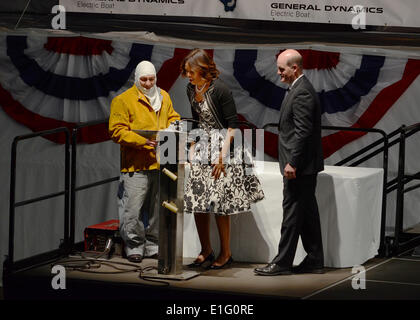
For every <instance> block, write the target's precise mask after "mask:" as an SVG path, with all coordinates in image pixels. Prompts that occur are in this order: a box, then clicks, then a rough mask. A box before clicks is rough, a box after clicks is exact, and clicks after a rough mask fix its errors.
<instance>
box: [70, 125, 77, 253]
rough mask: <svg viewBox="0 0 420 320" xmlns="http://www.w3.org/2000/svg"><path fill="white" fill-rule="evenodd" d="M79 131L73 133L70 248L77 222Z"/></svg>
mask: <svg viewBox="0 0 420 320" xmlns="http://www.w3.org/2000/svg"><path fill="white" fill-rule="evenodd" d="M77 133H78V128H77V127H76V128H74V129H73V131H72V135H71V178H70V250H73V248H74V242H75V230H76V227H75V224H76V166H77V164H76V161H77Z"/></svg>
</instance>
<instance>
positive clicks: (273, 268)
mask: <svg viewBox="0 0 420 320" xmlns="http://www.w3.org/2000/svg"><path fill="white" fill-rule="evenodd" d="M254 272H255V273H256V274H258V275H261V276H281V275H290V274H292V272H291V271H290V269H285V268H282V267H280V266H279V265H277V264H275V263H269V264H267V265H266V266H265V267H263V268H255V269H254Z"/></svg>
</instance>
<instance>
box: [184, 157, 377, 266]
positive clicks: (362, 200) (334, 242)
mask: <svg viewBox="0 0 420 320" xmlns="http://www.w3.org/2000/svg"><path fill="white" fill-rule="evenodd" d="M256 172H257V175H258V177H259V179H260V181H261V184H262V187H263V190H264V193H265V199H264V200H262V201H260V202H259V203H257V204H255V205H253V206H252V209H251V211H250V212H247V213H243V214H239V215H234V216H232V217H231V218H232V220H231V249H232V256H233V258H234V260H236V261H243V262H253V263H266V262H270V261H271V259H273V258H274V256H275V255H276V254H277V246H278V243H279V239H280V227H281V222H282V219H283V210H282V201H283V177H282V175H281V173H280V170H279V165H278V163H277V162H257V163H256ZM382 182H383V169H377V168H360V167H336V166H325V170H324V171H323V172H321V173H320V174H319V175H318V184H317V189H316V197H317V199H318V206H319V212H320V219H321V231H322V241H323V247H324V256H325V266H326V267H334V268H346V267H352V266H355V265H361V264H363V263H364V262H366V261H367V260H369V259H370V258H372V257H374V256H375V255H376V254H377V253H378V248H379V244H380V226H381V208H382ZM211 221H212V223H211V240H212V243H213V247H214V249H215V250H216V254H217V252H218V248H219V240H218V233H217V228H216V224H215V222H214V219H211ZM183 250H184V257H196V255H197V254H198V253H199V251H200V243H199V239H198V235H197V230H196V227H195V223H194V218H193V215H191V214H185V215H184V246H183ZM305 255H306V253H305V251H304V249H303V246H302V243H301V240H300V239H299V244H298V248H297V251H296V256H295V260H294V263H295V264H298V263H299V262H300V261H301V260H302V259H303V258H304V257H305Z"/></svg>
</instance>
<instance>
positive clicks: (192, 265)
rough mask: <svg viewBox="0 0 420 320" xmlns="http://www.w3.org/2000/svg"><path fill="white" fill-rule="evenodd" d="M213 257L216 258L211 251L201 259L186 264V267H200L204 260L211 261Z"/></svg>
mask: <svg viewBox="0 0 420 320" xmlns="http://www.w3.org/2000/svg"><path fill="white" fill-rule="evenodd" d="M214 259H216V257H215V256H214V252H213V251H212V252H210V254H209V255H208V256H207V257H206V258H205V259H204V260H203V261H201V262H197V261H194V262H193V263H190V264H188V265H187V267H189V268H198V267H201V266H202V265H203V264H204V263H206V262H210V263H212V262H213V261H214Z"/></svg>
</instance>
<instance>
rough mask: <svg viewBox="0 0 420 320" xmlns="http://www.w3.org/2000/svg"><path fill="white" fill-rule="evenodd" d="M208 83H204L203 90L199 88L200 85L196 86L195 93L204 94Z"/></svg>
mask: <svg viewBox="0 0 420 320" xmlns="http://www.w3.org/2000/svg"><path fill="white" fill-rule="evenodd" d="M206 84H207V82H204V84H203V86H202V87H201V88H199V87H198V85H196V86H195V92H197V93H200V94H201V93H202V92H203V90H204V88H205V87H206Z"/></svg>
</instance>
